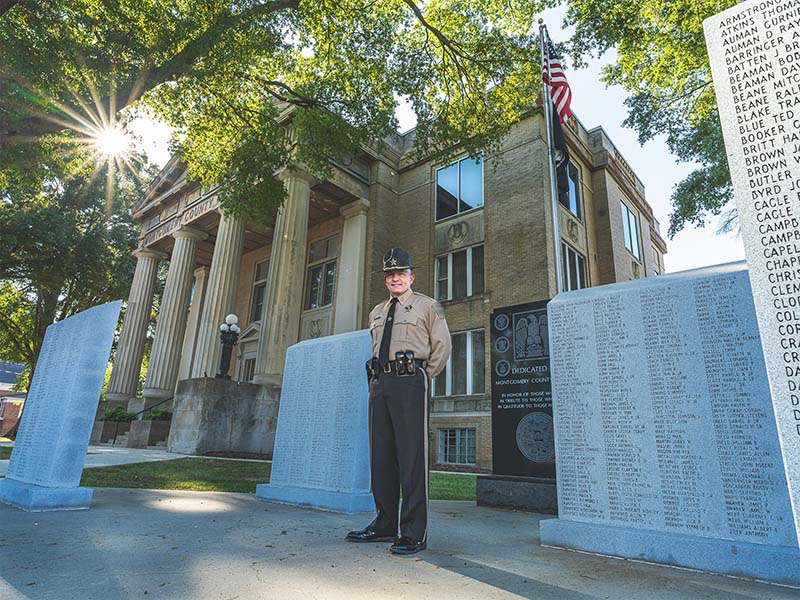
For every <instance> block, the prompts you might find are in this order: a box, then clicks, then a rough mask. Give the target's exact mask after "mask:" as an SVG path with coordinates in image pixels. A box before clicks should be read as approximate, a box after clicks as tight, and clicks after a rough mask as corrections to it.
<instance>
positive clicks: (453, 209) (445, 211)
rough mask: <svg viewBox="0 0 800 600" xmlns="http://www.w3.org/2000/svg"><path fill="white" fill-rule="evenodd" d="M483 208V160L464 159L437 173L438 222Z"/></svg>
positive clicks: (479, 157)
mask: <svg viewBox="0 0 800 600" xmlns="http://www.w3.org/2000/svg"><path fill="white" fill-rule="evenodd" d="M479 206H483V158H482V157H481V156H478V158H475V159H473V158H469V157H467V158H462V159H461V160H459V161H457V162H454V163H453V164H452V165H450V166H447V167H444V168H441V169H438V170H437V171H436V220H437V221H440V220H441V219H446V218H447V217H452V216H453V215H458V214H461V213H463V212H467V211H468V210H472V209H473V208H477V207H479Z"/></svg>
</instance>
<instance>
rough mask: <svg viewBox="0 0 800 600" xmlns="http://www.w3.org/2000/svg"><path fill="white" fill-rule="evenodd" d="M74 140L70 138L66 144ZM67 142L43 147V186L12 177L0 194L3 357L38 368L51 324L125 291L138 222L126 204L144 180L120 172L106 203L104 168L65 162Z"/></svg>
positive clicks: (78, 160)
mask: <svg viewBox="0 0 800 600" xmlns="http://www.w3.org/2000/svg"><path fill="white" fill-rule="evenodd" d="M68 145H69V146H71V145H72V144H68ZM64 150H65V148H64V143H56V144H53V145H51V146H50V148H49V149H47V148H40V154H39V156H40V158H42V157H45V156H51V157H53V159H52V160H50V161H46V160H42V161H41V162H40V163H37V164H36V166H38V168H41V169H42V170H43V171H48V170H49V176H48V178H47V179H43V180H42V181H43V183H42V185H41V186H40V187H39V188H38V189H37V188H36V187H35V186H33V185H31V184H30V182H29V181H28V180H27V179H25V178H21V179H16V178H11V179H10V180H9V182H8V184H7V185H6V188H5V190H4V191H3V193H2V194H0V359H2V360H8V361H13V362H21V363H25V364H26V365H27V366H28V372H29V373H33V371H34V370H35V367H36V359H37V357H38V354H39V350H40V348H41V346H42V342H43V340H44V334H45V331H46V329H47V327H48V326H49V325H51V324H52V323H54V322H56V321H60V320H62V319H65V318H67V317H69V316H71V315H73V314H75V313H77V312H80V311H82V310H85V309H87V308H90V307H92V306H95V305H96V304H100V303H103V302H107V301H110V300H113V299H116V298H121V297H125V296H126V295H127V292H128V288H129V287H130V280H131V277H132V275H133V267H134V262H133V261H134V259H133V257H132V255H131V252H132V251H133V249H134V248H135V247H136V243H137V238H138V228H137V227H136V226H135V224H134V222H133V219H132V217H131V214H130V209H129V208H128V203H129V202H131V200H133V199H136V198H137V197H139V195H141V193H142V191H143V185H142V184H141V183H140V181H139V180H138V179H137V178H136V177H134V176H131V175H130V174H128V175H127V176H126V175H123V176H122V177H121V178H118V179H117V181H116V184H115V185H114V186H113V188H112V189H111V191H112V194H111V196H110V202H107V187H106V185H107V183H106V176H105V175H106V174H105V173H104V170H106V169H108V168H111V164H110V162H106V165H105V166H104V167H102V168H101V169H100V170H98V171H97V172H96V173H95V174H94V176H92V170H93V165H92V163H91V162H90V161H88V160H87V159H86V157H85V156H83V155H80V154H72V155H70V156H71V158H70V159H67V160H64V159H62V158H61V157H62V156H63V155H64Z"/></svg>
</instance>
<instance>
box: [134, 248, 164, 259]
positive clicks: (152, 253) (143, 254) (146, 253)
mask: <svg viewBox="0 0 800 600" xmlns="http://www.w3.org/2000/svg"><path fill="white" fill-rule="evenodd" d="M133 255H134V256H135V257H136V258H154V259H156V260H164V259H165V258H167V254H166V253H165V252H160V251H158V250H152V249H151V248H141V247H140V248H137V249H136V250H134V251H133Z"/></svg>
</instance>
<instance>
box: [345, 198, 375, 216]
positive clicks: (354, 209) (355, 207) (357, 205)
mask: <svg viewBox="0 0 800 600" xmlns="http://www.w3.org/2000/svg"><path fill="white" fill-rule="evenodd" d="M369 206H370V204H369V200H367V199H366V198H358V199H357V200H354V201H353V202H351V203H350V204H345V205H344V206H342V207H341V208H339V214H341V215H342V216H343V217H344V218H345V219H352V218H353V217H357V216H359V215H365V214H367V212H368V211H369Z"/></svg>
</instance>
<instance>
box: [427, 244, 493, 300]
mask: <svg viewBox="0 0 800 600" xmlns="http://www.w3.org/2000/svg"><path fill="white" fill-rule="evenodd" d="M482 293H483V246H472V247H471V248H465V249H464V250H459V251H458V252H452V253H450V254H444V255H442V256H438V257H436V290H435V294H434V295H435V297H436V299H437V300H453V299H455V298H466V297H467V296H475V295H478V294H482Z"/></svg>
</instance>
